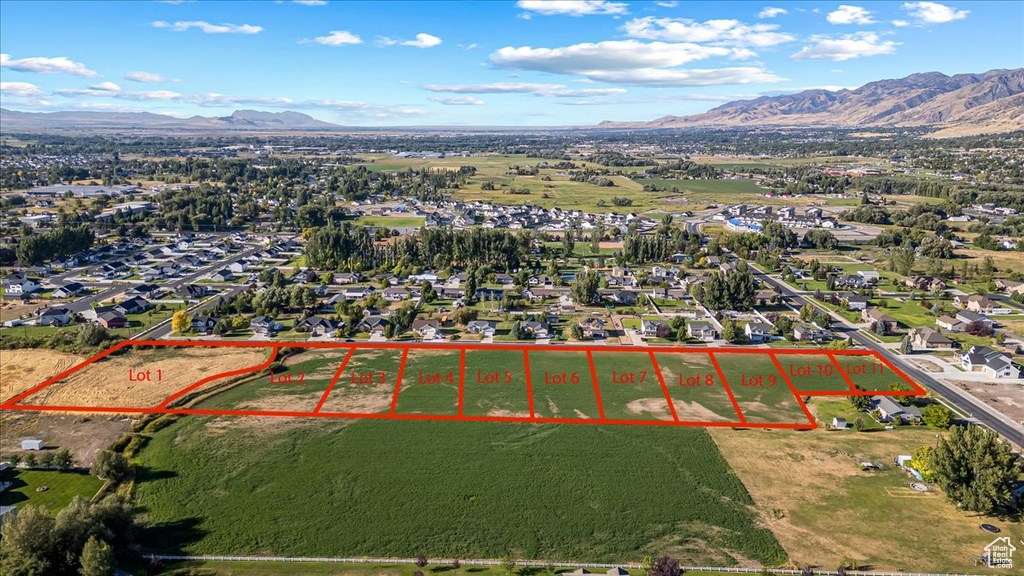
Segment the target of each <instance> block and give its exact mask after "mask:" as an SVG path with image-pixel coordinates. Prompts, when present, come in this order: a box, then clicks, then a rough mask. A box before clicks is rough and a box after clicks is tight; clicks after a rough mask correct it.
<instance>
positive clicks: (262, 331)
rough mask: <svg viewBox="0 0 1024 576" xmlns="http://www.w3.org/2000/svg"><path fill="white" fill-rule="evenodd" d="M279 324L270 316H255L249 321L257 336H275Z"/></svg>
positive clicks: (250, 327)
mask: <svg viewBox="0 0 1024 576" xmlns="http://www.w3.org/2000/svg"><path fill="white" fill-rule="evenodd" d="M277 327H278V324H277V322H275V321H274V319H273V318H270V317H269V316H254V317H253V319H252V320H250V321H249V329H250V330H252V332H253V334H256V335H257V336H273V335H274V332H276V331H277Z"/></svg>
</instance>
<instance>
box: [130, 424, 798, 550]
mask: <svg viewBox="0 0 1024 576" xmlns="http://www.w3.org/2000/svg"><path fill="white" fill-rule="evenodd" d="M224 418H225V417H207V416H199V417H187V418H181V419H179V420H177V422H175V423H174V424H172V425H170V426H168V427H167V428H164V429H162V430H160V431H158V432H156V433H154V434H153V436H152V439H151V440H150V441H149V442H148V443H147V445H146V447H145V448H144V449H143V451H142V452H141V453H140V454H139V457H138V464H139V465H140V471H141V472H140V475H139V476H140V477H139V478H138V480H137V483H136V493H137V496H138V500H139V505H140V506H142V507H143V508H144V509H145V510H146V511H147V516H148V519H149V523H150V526H152V527H153V528H157V529H159V532H160V535H161V536H160V538H159V539H158V540H153V541H148V542H144V544H145V548H146V549H147V550H153V551H160V552H168V553H173V552H186V553H195V554H219V553H230V554H280V555H295V556H302V555H335V554H337V553H338V551H340V550H344V551H345V553H346V554H350V555H358V556H363V555H367V556H369V555H383V556H404V555H408V554H410V553H411V551H414V552H422V553H424V554H426V555H427V556H428V557H435V558H436V557H439V556H449V557H462V558H470V557H482V558H499V557H502V556H504V555H506V554H510V553H511V554H513V555H514V556H516V557H521V558H552V559H557V558H587V559H591V560H593V561H623V560H624V559H632V558H636V559H638V560H639V559H640V558H642V557H643V556H644V555H647V554H655V553H669V554H673V555H674V557H676V558H679V559H680V560H681V561H683V562H686V563H713V564H714V565H723V564H724V565H734V564H749V563H752V562H755V563H765V564H769V565H777V564H780V563H782V562H784V561H785V556H784V554H783V552H782V549H781V548H780V546H779V544H778V542H777V541H776V539H775V537H774V536H773V535H772V534H771V533H770V532H769V531H768V530H767V529H765V528H763V527H761V525H760V520H758V518H757V516H756V515H755V514H754V513H753V512H752V508H751V506H752V504H753V502H752V501H751V499H750V497H749V496H748V495H747V493H746V491H745V490H744V488H743V485H742V484H741V483H740V482H739V480H738V479H737V478H736V476H735V475H733V473H732V472H731V471H730V469H729V466H728V465H727V463H726V462H725V461H724V460H723V459H722V458H721V457H720V456H719V454H718V451H717V449H716V448H715V446H714V444H713V443H712V442H711V439H710V436H709V435H708V434H707V432H706V431H704V430H702V429H699V428H661V427H644V426H618V427H601V426H573V425H557V424H525V425H524V424H515V423H490V422H441V421H378V420H359V421H338V420H333V419H331V420H318V421H312V419H307V420H309V421H307V422H306V423H303V424H297V425H292V426H281V427H268V426H266V425H263V424H259V423H257V422H250V421H249V420H243V421H237V422H235V423H234V424H232V425H231V426H225V425H224V423H223V420H224ZM253 420H259V419H253ZM602 463H604V464H602Z"/></svg>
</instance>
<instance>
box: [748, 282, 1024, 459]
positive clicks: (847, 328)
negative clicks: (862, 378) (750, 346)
mask: <svg viewBox="0 0 1024 576" xmlns="http://www.w3.org/2000/svg"><path fill="white" fill-rule="evenodd" d="M750 271H751V272H752V273H753V274H754V275H755V276H756V277H757V278H758V280H760V281H762V282H764V283H766V284H769V285H771V286H774V287H776V288H778V289H779V291H781V292H782V294H784V295H785V296H786V297H788V298H789V299H790V301H792V302H793V303H794V304H795V305H797V306H798V307H799V306H803V305H805V304H809V303H810V302H809V300H808V299H807V298H805V297H804V296H803V295H801V294H799V293H797V292H796V291H795V290H793V289H791V288H790V287H789V286H788V285H786V284H785V283H783V282H780V281H778V280H775V279H774V278H772V277H770V276H768V275H767V274H765V273H764V272H761V271H760V270H758V269H757V268H755V267H754V266H750ZM833 317H834V318H839V317H838V316H836V315H835V314H833ZM840 326H841V328H836V327H833V330H834V331H836V332H842V333H844V335H846V336H849V337H850V338H852V339H853V341H854V342H856V343H857V344H859V345H861V346H863V347H864V348H868V349H870V350H874V351H876V352H878V353H879V354H881V355H883V356H885V357H886V358H887V359H889V360H890V361H892V362H893V363H894V364H896V365H897V366H898V367H899V368H900V369H901V370H903V372H904V373H906V374H907V375H908V376H910V377H911V378H913V379H914V380H915V381H916V382H918V383H919V384H921V385H923V386H925V387H926V388H929V389H931V390H933V391H934V392H936V393H937V394H939V395H940V396H942V397H943V399H945V400H946V401H947V402H949V403H950V404H952V405H953V406H956V407H957V408H959V409H960V410H962V411H963V412H965V413H967V414H970V415H971V416H973V417H974V418H975V419H976V420H977V421H978V422H980V423H982V424H984V425H985V426H988V427H989V428H991V429H993V430H995V431H996V432H997V433H999V434H1000V435H1001V436H1003V437H1004V438H1006V439H1008V440H1010V441H1011V442H1013V443H1015V444H1017V445H1018V446H1024V426H1019V425H1015V424H1012V423H1010V422H1008V419H1007V418H1006V416H1004V415H1002V414H1000V413H998V412H996V411H994V410H992V409H991V408H989V407H988V406H986V405H985V404H984V403H982V402H981V401H979V400H977V399H976V398H974V397H972V396H968V395H964V394H962V393H961V392H960V391H959V390H957V389H956V387H954V386H952V385H950V384H946V383H944V382H941V381H939V380H936V379H935V378H933V377H932V376H931V375H929V374H928V373H926V372H923V371H921V370H920V369H918V368H917V367H916V366H913V365H910V364H909V363H908V362H905V361H904V360H903V358H902V357H900V356H896V355H894V354H892V353H890V352H889V350H887V349H886V348H885V347H884V346H882V345H881V344H880V343H878V342H877V341H875V340H872V339H871V338H869V337H868V336H865V335H864V334H863V333H862V331H861V330H860V329H858V328H856V327H854V326H851V325H850V324H849V323H847V322H846V321H845V320H843V321H842V323H841V324H840Z"/></svg>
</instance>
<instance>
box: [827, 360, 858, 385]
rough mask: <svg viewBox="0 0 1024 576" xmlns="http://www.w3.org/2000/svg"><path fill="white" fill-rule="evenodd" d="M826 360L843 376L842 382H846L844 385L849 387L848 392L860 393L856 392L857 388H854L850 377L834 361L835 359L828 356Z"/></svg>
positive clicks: (836, 361)
mask: <svg viewBox="0 0 1024 576" xmlns="http://www.w3.org/2000/svg"><path fill="white" fill-rule="evenodd" d="M828 358H829V360H831V361H832V364H833V365H834V366H835V367H836V370H839V373H840V374H842V375H843V380H846V383H847V384H849V385H850V392H853V393H858V392H860V390H857V387H856V386H854V384H853V380H850V376H849V375H848V374H847V373H846V370H843V367H842V366H840V365H839V361H838V360H836V357H835V356H833V355H831V354H829V355H828Z"/></svg>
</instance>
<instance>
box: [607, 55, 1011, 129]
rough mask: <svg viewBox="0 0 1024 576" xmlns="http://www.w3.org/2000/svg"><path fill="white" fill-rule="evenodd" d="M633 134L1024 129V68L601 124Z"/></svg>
mask: <svg viewBox="0 0 1024 576" xmlns="http://www.w3.org/2000/svg"><path fill="white" fill-rule="evenodd" d="M599 126H601V127H606V128H610V127H628V128H634V129H644V128H654V129H665V128H695V127H757V126H776V127H823V126H842V127H855V128H870V127H921V126H926V127H934V128H935V129H936V130H937V131H938V132H937V134H940V135H955V134H971V133H985V132H1006V131H1010V130H1021V129H1024V68H1017V69H1014V70H991V71H989V72H985V73H983V74H957V75H955V76H947V75H945V74H942V73H940V72H925V73H921V74H912V75H910V76H907V77H906V78H899V79H895V80H879V81H877V82H871V83H869V84H865V85H863V86H861V87H860V88H856V89H853V90H848V89H844V90H835V91H833V90H805V91H803V92H800V93H797V94H784V95H780V96H762V97H760V98H755V99H753V100H739V101H736V102H729V103H728V104H723V105H721V106H719V107H717V108H713V109H711V110H708V111H707V112H704V113H703V114H695V115H692V116H664V117H662V118H658V119H657V120H652V121H650V122H630V123H623V122H602V123H601V124H599Z"/></svg>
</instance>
